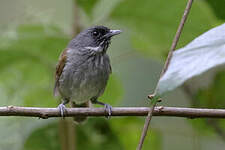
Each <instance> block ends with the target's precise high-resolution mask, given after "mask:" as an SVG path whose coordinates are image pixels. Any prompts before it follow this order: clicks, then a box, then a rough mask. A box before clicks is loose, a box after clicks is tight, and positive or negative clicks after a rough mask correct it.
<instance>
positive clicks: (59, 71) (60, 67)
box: [54, 49, 68, 96]
mask: <svg viewBox="0 0 225 150" xmlns="http://www.w3.org/2000/svg"><path fill="white" fill-rule="evenodd" d="M67 51H68V49H65V50H64V51H63V52H62V53H61V54H60V56H59V62H58V64H57V65H56V72H55V86H54V96H58V95H59V78H60V76H61V74H62V72H63V68H64V66H65V64H66V60H67Z"/></svg>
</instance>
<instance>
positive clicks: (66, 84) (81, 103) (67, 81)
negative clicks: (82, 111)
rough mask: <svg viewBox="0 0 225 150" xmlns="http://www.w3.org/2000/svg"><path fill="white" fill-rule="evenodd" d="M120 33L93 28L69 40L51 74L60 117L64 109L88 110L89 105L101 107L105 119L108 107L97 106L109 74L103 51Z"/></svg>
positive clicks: (82, 117) (75, 118) (106, 55)
mask: <svg viewBox="0 0 225 150" xmlns="http://www.w3.org/2000/svg"><path fill="white" fill-rule="evenodd" d="M120 33H121V30H112V29H109V28H108V27H105V26H93V27H90V28H88V29H86V30H84V31H82V32H80V33H79V34H78V35H77V36H76V37H75V38H73V39H72V40H71V41H70V42H69V44H68V45H67V47H66V48H65V50H64V51H62V53H61V55H60V56H59V61H58V64H57V65H56V71H55V86H54V96H60V97H61V99H62V102H61V104H59V105H58V108H59V111H60V114H61V116H62V117H64V114H65V112H66V107H65V105H66V104H67V103H70V105H71V107H91V104H99V105H103V106H104V109H105V111H106V113H108V117H110V116H111V114H112V106H111V105H109V104H105V103H103V102H100V101H99V100H98V98H99V97H100V96H101V95H102V94H103V93H104V90H105V88H106V85H107V82H108V79H109V76H110V74H111V73H112V69H111V64H110V58H109V56H108V54H107V53H106V52H107V49H108V47H109V45H110V44H111V38H112V37H113V36H115V35H118V34H120ZM86 118H87V117H85V116H76V117H74V121H75V123H78V124H79V123H81V122H84V121H85V120H86Z"/></svg>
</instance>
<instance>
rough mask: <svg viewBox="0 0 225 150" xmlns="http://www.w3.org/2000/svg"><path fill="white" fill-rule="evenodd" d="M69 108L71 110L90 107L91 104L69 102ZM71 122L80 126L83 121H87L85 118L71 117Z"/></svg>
mask: <svg viewBox="0 0 225 150" xmlns="http://www.w3.org/2000/svg"><path fill="white" fill-rule="evenodd" d="M71 107H72V108H75V107H91V102H90V101H88V102H86V103H83V104H79V105H78V104H76V103H74V102H71ZM73 120H74V122H75V123H76V124H80V123H83V122H84V121H85V120H87V116H76V117H73Z"/></svg>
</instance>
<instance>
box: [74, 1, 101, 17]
mask: <svg viewBox="0 0 225 150" xmlns="http://www.w3.org/2000/svg"><path fill="white" fill-rule="evenodd" d="M76 1H77V4H78V6H79V7H81V8H82V9H83V10H84V11H85V12H86V14H87V15H89V16H91V13H92V10H93V8H94V6H95V4H96V3H97V2H98V1H99V0H76Z"/></svg>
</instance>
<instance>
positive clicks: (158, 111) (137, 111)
mask: <svg viewBox="0 0 225 150" xmlns="http://www.w3.org/2000/svg"><path fill="white" fill-rule="evenodd" d="M149 110H150V108H149V107H113V108H112V116H146V115H148V112H149ZM105 115H107V113H106V112H105V110H104V108H67V109H66V114H65V117H72V116H105ZM0 116H23V117H39V118H43V119H47V118H50V117H61V115H60V112H59V109H58V108H38V107H18V106H8V107H0ZM153 116H173V117H187V118H191V119H193V118H225V109H205V108H183V107H163V106H158V107H155V109H154V111H153Z"/></svg>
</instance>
